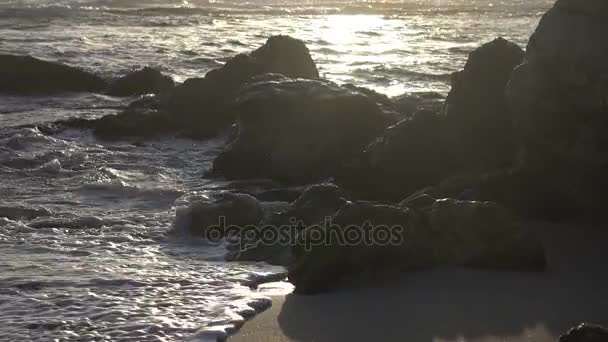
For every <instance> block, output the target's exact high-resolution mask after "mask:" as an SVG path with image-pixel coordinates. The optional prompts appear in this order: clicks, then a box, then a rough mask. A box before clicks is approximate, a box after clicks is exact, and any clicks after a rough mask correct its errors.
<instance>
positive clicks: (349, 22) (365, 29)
mask: <svg viewBox="0 0 608 342" xmlns="http://www.w3.org/2000/svg"><path fill="white" fill-rule="evenodd" d="M383 23H384V20H383V18H382V16H379V15H335V16H328V17H327V18H326V24H325V25H324V26H322V27H321V29H322V30H327V32H326V34H325V35H323V37H327V40H328V41H329V42H330V43H332V44H336V45H338V46H345V45H350V44H351V43H352V42H353V41H354V40H356V39H357V35H358V34H374V33H376V32H377V31H380V30H382V27H383Z"/></svg>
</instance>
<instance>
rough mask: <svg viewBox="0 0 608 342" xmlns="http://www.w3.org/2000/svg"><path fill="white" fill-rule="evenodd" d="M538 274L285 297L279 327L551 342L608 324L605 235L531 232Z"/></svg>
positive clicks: (315, 334) (422, 280) (433, 276)
mask: <svg viewBox="0 0 608 342" xmlns="http://www.w3.org/2000/svg"><path fill="white" fill-rule="evenodd" d="M533 226H534V227H535V228H534V230H535V231H538V234H539V236H541V238H542V239H543V241H544V243H545V246H546V249H547V255H548V258H549V265H550V266H549V267H550V268H549V270H548V271H547V272H546V273H543V274H525V273H500V272H485V271H474V270H436V271H429V272H420V273H413V274H407V275H401V276H398V279H397V280H395V279H391V280H390V281H383V282H382V283H380V284H376V285H375V286H374V288H367V289H354V290H348V291H340V292H336V293H331V294H325V295H318V296H298V295H289V296H287V298H286V299H285V303H284V305H283V308H282V311H281V312H280V314H279V317H278V323H279V325H280V327H281V329H282V331H283V334H284V335H285V336H287V337H289V338H290V339H293V340H297V341H315V342H330V341H331V342H335V341H376V340H378V339H382V340H387V341H393V340H395V341H412V342H424V341H443V340H449V341H452V340H458V341H462V340H463V339H464V340H466V341H535V342H540V341H542V342H544V341H555V339H556V337H557V336H559V335H561V334H563V333H564V332H566V331H567V330H568V329H569V328H571V327H572V326H574V325H576V324H578V323H580V322H583V321H586V322H592V323H598V324H604V325H605V324H607V323H608V292H607V291H608V290H607V289H608V275H607V272H606V271H607V267H608V265H607V262H608V258H607V256H608V248H607V247H608V245H606V241H608V227H597V226H596V227H571V226H563V225H559V226H558V225H543V224H534V225H533Z"/></svg>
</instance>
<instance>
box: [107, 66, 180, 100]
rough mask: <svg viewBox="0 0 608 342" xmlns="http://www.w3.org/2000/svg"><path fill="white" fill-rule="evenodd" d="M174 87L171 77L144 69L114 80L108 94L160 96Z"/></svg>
mask: <svg viewBox="0 0 608 342" xmlns="http://www.w3.org/2000/svg"><path fill="white" fill-rule="evenodd" d="M173 86H174V83H173V79H172V78H171V77H169V76H166V75H163V74H162V73H161V72H160V71H159V70H156V69H154V68H150V67H144V68H142V69H140V70H136V71H133V72H130V73H128V74H126V75H124V76H122V77H120V78H118V79H116V80H114V81H113V82H112V83H110V87H109V88H108V90H107V92H106V93H107V94H108V95H110V96H133V95H144V94H160V93H164V92H167V91H169V90H170V89H171V88H173Z"/></svg>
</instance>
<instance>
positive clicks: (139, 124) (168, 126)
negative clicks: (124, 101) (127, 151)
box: [55, 97, 183, 140]
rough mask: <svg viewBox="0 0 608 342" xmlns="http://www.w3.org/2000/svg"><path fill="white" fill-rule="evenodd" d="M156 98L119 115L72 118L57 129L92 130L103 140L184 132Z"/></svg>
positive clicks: (62, 122) (59, 123)
mask: <svg viewBox="0 0 608 342" xmlns="http://www.w3.org/2000/svg"><path fill="white" fill-rule="evenodd" d="M160 107H161V104H160V102H159V101H158V99H157V98H156V97H143V98H141V99H139V100H137V101H135V102H133V103H131V104H130V105H129V107H128V108H126V109H125V110H124V111H122V112H120V113H119V114H115V115H106V116H103V117H101V118H97V119H83V118H72V119H67V120H63V121H59V122H56V123H55V126H57V125H58V126H61V127H70V128H78V129H91V130H93V133H94V134H95V135H96V136H97V137H98V138H100V139H106V140H115V139H125V138H153V137H156V136H159V135H163V134H171V133H175V132H178V131H180V130H183V127H181V126H180V125H179V123H178V122H175V120H173V119H172V118H171V115H168V114H167V113H166V112H164V111H162V110H159V108H160Z"/></svg>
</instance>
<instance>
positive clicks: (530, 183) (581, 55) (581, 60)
mask: <svg viewBox="0 0 608 342" xmlns="http://www.w3.org/2000/svg"><path fill="white" fill-rule="evenodd" d="M607 19H608V6H607V5H606V2H605V1H601V0H595V1H565V0H559V1H557V2H556V3H555V5H554V6H553V8H552V9H550V10H549V11H548V12H547V13H546V14H545V15H544V16H543V18H542V19H541V21H540V23H539V25H538V27H537V29H536V31H535V32H534V34H533V35H532V37H531V38H530V42H529V44H528V48H527V52H526V54H527V55H526V63H524V64H523V65H521V66H520V67H518V68H517V69H516V70H515V71H514V72H513V74H512V77H511V80H510V81H509V84H508V86H507V98H508V101H509V105H510V106H511V109H512V112H513V115H514V118H515V125H516V131H517V133H518V136H519V137H520V139H521V143H522V145H523V150H522V153H521V159H520V163H519V165H518V167H517V169H516V170H515V171H514V172H512V173H511V174H510V175H509V177H505V178H504V179H503V183H504V184H503V185H502V186H500V185H499V184H496V182H494V186H495V187H496V186H497V187H498V188H500V189H501V190H506V191H505V193H502V194H497V195H496V198H497V199H500V200H504V201H505V202H507V203H508V204H509V205H513V206H515V207H518V208H521V207H522V204H524V203H518V202H517V199H519V198H533V199H534V200H533V202H537V203H544V211H545V214H549V215H550V216H560V215H563V214H565V213H564V212H563V210H564V208H567V209H568V210H567V211H566V213H568V215H569V216H570V219H577V218H578V219H580V218H585V219H589V218H591V217H605V210H604V205H603V204H602V203H603V202H604V197H605V194H606V192H607V191H608V181H607V180H606V177H605V174H606V172H608V138H606V137H607V136H606V134H605V132H606V129H607V128H608V64H607V63H606V60H607V58H608V42H607V41H606V39H605V35H604V32H607V31H608V20H607ZM494 180H496V179H494ZM509 188H510V189H509ZM489 191H490V192H491V191H492V190H489ZM501 195H503V196H505V197H506V198H500V196H501ZM530 202H532V201H528V202H525V203H530ZM521 209H522V210H526V211H528V212H531V211H533V209H534V208H533V207H532V208H530V207H528V208H521ZM560 211H561V212H560Z"/></svg>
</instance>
